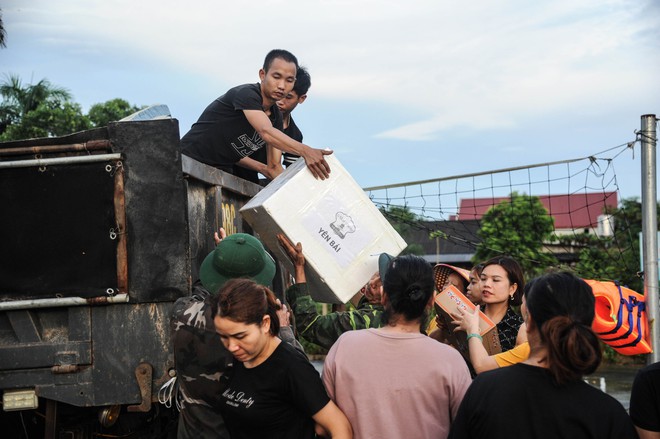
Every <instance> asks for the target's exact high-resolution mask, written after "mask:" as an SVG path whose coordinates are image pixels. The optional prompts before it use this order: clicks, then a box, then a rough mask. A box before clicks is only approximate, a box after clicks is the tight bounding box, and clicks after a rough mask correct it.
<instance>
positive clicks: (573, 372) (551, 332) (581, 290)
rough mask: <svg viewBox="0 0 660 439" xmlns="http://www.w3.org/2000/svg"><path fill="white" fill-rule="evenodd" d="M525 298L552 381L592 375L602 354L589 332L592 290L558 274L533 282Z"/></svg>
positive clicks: (591, 314) (572, 275)
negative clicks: (546, 352)
mask: <svg viewBox="0 0 660 439" xmlns="http://www.w3.org/2000/svg"><path fill="white" fill-rule="evenodd" d="M524 295H525V302H526V305H527V312H529V315H530V316H531V318H532V322H534V324H535V325H536V328H537V330H538V332H539V334H540V336H541V342H542V343H543V344H544V345H545V346H546V347H547V349H548V356H547V361H548V369H549V370H550V373H552V376H553V378H554V380H555V382H556V383H557V384H560V385H561V384H565V383H569V382H574V381H579V380H580V379H582V377H583V376H584V375H589V374H591V373H593V372H594V371H595V370H596V368H597V367H598V365H599V364H600V362H601V359H602V351H601V349H600V343H599V341H598V336H597V335H596V333H595V332H594V331H593V330H592V329H591V324H592V322H593V320H594V315H595V301H596V299H595V298H594V294H593V291H592V289H591V287H590V286H589V285H588V284H587V283H586V282H585V281H584V280H582V279H580V278H578V277H577V276H575V275H574V274H572V273H569V272H557V273H549V274H545V275H543V276H540V277H537V278H536V279H532V281H530V282H529V283H528V284H527V287H526V288H525V293H524Z"/></svg>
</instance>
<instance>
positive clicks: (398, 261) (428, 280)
mask: <svg viewBox="0 0 660 439" xmlns="http://www.w3.org/2000/svg"><path fill="white" fill-rule="evenodd" d="M383 290H384V291H385V294H387V298H388V302H387V305H386V307H385V312H384V313H383V317H382V321H383V323H384V324H389V323H394V322H392V321H391V320H392V317H393V316H394V314H399V315H402V316H403V317H404V318H405V319H406V320H408V321H413V320H420V321H424V320H425V318H426V305H427V304H428V303H429V299H430V298H431V295H432V294H433V268H432V267H431V265H430V264H429V263H428V262H426V261H425V260H424V259H422V258H420V257H419V256H415V255H404V256H399V257H397V258H394V259H393V260H392V261H391V262H390V264H389V266H388V268H387V272H386V273H385V278H384V279H383Z"/></svg>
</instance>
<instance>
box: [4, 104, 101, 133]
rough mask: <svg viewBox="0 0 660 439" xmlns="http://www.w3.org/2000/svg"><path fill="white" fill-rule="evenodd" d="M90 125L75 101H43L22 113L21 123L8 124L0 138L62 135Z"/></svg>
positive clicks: (84, 128)
mask: <svg viewBox="0 0 660 439" xmlns="http://www.w3.org/2000/svg"><path fill="white" fill-rule="evenodd" d="M91 127H92V124H91V122H90V121H89V118H87V116H85V115H83V114H82V110H81V108H80V105H79V104H77V103H75V102H64V103H61V104H52V103H48V102H44V103H42V104H41V105H39V106H38V107H37V108H36V109H34V110H33V111H30V112H29V113H27V114H26V115H24V116H23V117H22V119H21V123H17V124H11V125H9V126H8V127H7V128H6V130H5V132H4V133H2V134H0V140H20V139H30V138H37V137H52V136H64V135H67V134H71V133H75V132H77V131H83V130H88V129H90V128H91Z"/></svg>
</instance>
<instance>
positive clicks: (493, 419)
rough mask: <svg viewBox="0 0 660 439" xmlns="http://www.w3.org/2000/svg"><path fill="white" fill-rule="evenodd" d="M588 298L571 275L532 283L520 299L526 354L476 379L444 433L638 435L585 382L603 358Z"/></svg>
mask: <svg viewBox="0 0 660 439" xmlns="http://www.w3.org/2000/svg"><path fill="white" fill-rule="evenodd" d="M594 302H595V298H594V295H593V293H592V291H591V287H589V285H587V283H586V282H584V281H583V280H581V279H579V278H577V277H576V276H575V275H573V274H571V273H551V274H546V275H544V276H541V277H539V278H537V279H535V280H533V281H532V282H530V284H529V285H528V287H527V288H526V289H525V295H524V298H523V316H524V318H525V323H526V327H527V330H526V332H527V334H528V339H529V345H530V355H529V358H528V359H527V360H525V361H524V362H523V363H519V364H516V365H513V366H511V367H505V368H501V369H498V370H494V371H492V372H489V373H485V374H482V375H479V376H478V377H477V378H475V380H474V381H473V383H472V385H471V386H470V389H469V390H468V392H467V393H466V395H465V398H464V399H463V402H462V403H461V407H460V409H459V411H458V415H457V417H456V420H455V422H454V424H453V425H452V431H451V433H450V436H449V437H450V438H461V439H463V438H482V437H488V438H507V439H511V438H531V437H533V438H540V439H544V438H558V437H566V438H571V439H581V438H599V439H614V438H617V439H627V438H636V437H637V434H636V432H635V429H634V427H633V424H632V422H631V420H630V418H629V417H628V414H627V413H626V410H625V409H624V408H623V406H622V405H621V404H620V403H619V402H618V401H617V400H616V399H614V398H613V397H611V396H609V395H607V394H605V393H603V392H602V391H600V390H599V389H596V388H595V387H593V386H591V385H589V384H587V383H585V382H584V380H583V376H584V375H588V374H591V373H593V372H594V371H595V370H596V368H597V367H598V365H599V364H600V361H601V357H602V354H601V350H600V344H599V341H598V337H597V336H596V334H595V333H594V332H593V330H592V329H591V324H592V321H593V319H594ZM503 401H505V403H503ZM512 413H515V420H514V419H512V418H511V414H512Z"/></svg>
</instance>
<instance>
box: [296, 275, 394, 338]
mask: <svg viewBox="0 0 660 439" xmlns="http://www.w3.org/2000/svg"><path fill="white" fill-rule="evenodd" d="M286 300H287V302H288V304H289V306H290V307H291V313H292V314H293V315H294V317H295V325H296V331H297V332H298V335H300V336H302V337H304V338H305V339H306V340H308V341H310V342H312V343H316V344H317V345H319V346H322V347H324V348H326V349H330V347H331V346H332V345H333V343H334V342H335V341H336V340H337V339H338V338H339V336H340V335H342V334H343V333H344V332H346V331H351V330H354V329H366V328H380V327H381V326H382V324H381V317H382V315H383V307H382V306H381V305H372V304H370V303H369V302H368V301H367V299H366V298H365V297H362V298H361V299H360V302H359V303H358V306H357V308H356V309H355V310H352V311H340V312H333V313H329V314H326V315H320V314H319V313H318V311H317V310H316V303H315V302H314V301H313V300H312V298H311V297H310V295H309V291H308V289H307V284H306V283H299V284H295V285H292V286H291V287H289V289H288V290H287V291H286Z"/></svg>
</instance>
